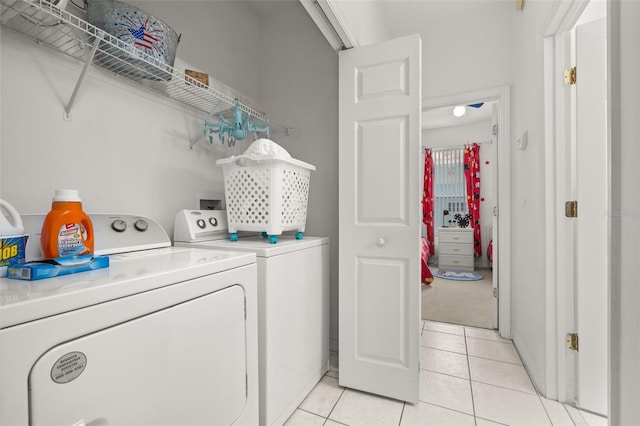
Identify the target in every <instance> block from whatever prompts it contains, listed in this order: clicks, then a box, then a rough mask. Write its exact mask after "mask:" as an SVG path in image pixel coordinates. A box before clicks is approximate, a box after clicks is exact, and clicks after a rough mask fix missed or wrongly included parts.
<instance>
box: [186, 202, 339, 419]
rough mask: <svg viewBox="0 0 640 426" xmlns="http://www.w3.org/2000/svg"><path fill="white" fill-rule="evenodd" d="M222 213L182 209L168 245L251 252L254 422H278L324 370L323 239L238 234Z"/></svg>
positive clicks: (326, 303) (326, 327) (325, 249)
mask: <svg viewBox="0 0 640 426" xmlns="http://www.w3.org/2000/svg"><path fill="white" fill-rule="evenodd" d="M226 224H227V216H226V211H224V210H182V211H180V212H178V214H177V215H176V220H175V226H174V245H176V246H184V247H197V248H209V249H215V250H235V251H243V252H249V253H255V254H256V256H257V264H258V341H259V377H260V385H259V386H260V425H281V424H283V423H284V422H285V421H286V420H287V419H288V418H289V416H290V415H291V414H292V413H293V412H294V411H295V409H296V407H298V405H300V403H301V402H302V401H303V400H304V398H305V397H306V396H307V395H308V394H309V392H310V391H311V390H312V389H313V387H314V386H315V385H316V384H317V383H318V381H319V380H320V379H321V378H322V376H323V375H324V373H325V372H326V371H327V370H328V368H329V239H328V238H318V237H308V236H304V238H303V239H300V240H298V239H296V238H295V237H294V236H293V235H282V236H279V237H278V242H277V243H275V244H271V243H270V242H269V240H268V239H267V238H263V237H262V236H259V235H258V236H255V235H253V236H252V235H240V238H238V240H237V241H230V240H229V234H228V230H227V226H226Z"/></svg>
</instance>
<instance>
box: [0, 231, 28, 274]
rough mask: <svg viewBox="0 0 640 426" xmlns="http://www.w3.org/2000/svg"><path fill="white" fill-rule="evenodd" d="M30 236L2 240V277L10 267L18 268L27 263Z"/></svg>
mask: <svg viewBox="0 0 640 426" xmlns="http://www.w3.org/2000/svg"><path fill="white" fill-rule="evenodd" d="M28 239H29V236H28V235H22V236H18V237H1V238H0V268H2V269H1V270H0V276H4V275H5V274H6V271H7V269H6V268H7V267H9V266H17V265H20V264H22V263H24V261H25V254H26V249H27V240H28Z"/></svg>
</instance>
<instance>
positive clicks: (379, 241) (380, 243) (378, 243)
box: [376, 238, 387, 247]
mask: <svg viewBox="0 0 640 426" xmlns="http://www.w3.org/2000/svg"><path fill="white" fill-rule="evenodd" d="M386 243H387V241H386V240H385V239H384V238H378V241H376V245H377V246H378V247H382V246H384V245H385V244H386Z"/></svg>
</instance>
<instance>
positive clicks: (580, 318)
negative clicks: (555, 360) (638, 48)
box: [576, 18, 609, 415]
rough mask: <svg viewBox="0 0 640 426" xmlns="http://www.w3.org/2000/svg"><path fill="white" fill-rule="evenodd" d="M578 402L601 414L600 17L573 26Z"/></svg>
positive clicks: (604, 206)
mask: <svg viewBox="0 0 640 426" xmlns="http://www.w3.org/2000/svg"><path fill="white" fill-rule="evenodd" d="M576 60H577V62H576V65H577V68H578V80H577V83H576V121H577V126H576V132H577V133H576V144H577V146H576V160H577V161H576V165H577V191H578V218H577V237H576V242H577V244H576V257H577V267H576V279H577V287H576V290H577V291H576V297H577V324H578V336H579V339H580V340H579V350H578V404H579V406H580V407H581V408H584V409H586V410H589V411H593V412H596V413H600V414H604V415H606V414H607V277H608V273H607V272H608V252H607V247H608V235H607V234H608V227H609V225H608V206H609V203H608V199H609V194H608V190H607V187H608V185H609V170H608V166H607V165H608V163H609V160H608V159H609V152H608V143H607V122H606V118H607V109H606V108H607V86H606V26H605V20H604V18H602V19H599V20H597V21H593V22H589V23H586V24H582V25H578V26H577V27H576Z"/></svg>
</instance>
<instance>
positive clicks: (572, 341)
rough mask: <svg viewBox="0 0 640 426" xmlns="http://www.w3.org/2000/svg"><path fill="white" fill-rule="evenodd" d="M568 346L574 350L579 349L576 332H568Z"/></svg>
mask: <svg viewBox="0 0 640 426" xmlns="http://www.w3.org/2000/svg"><path fill="white" fill-rule="evenodd" d="M567 348H569V349H571V350H572V351H577V350H578V335H577V334H576V333H568V334H567Z"/></svg>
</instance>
